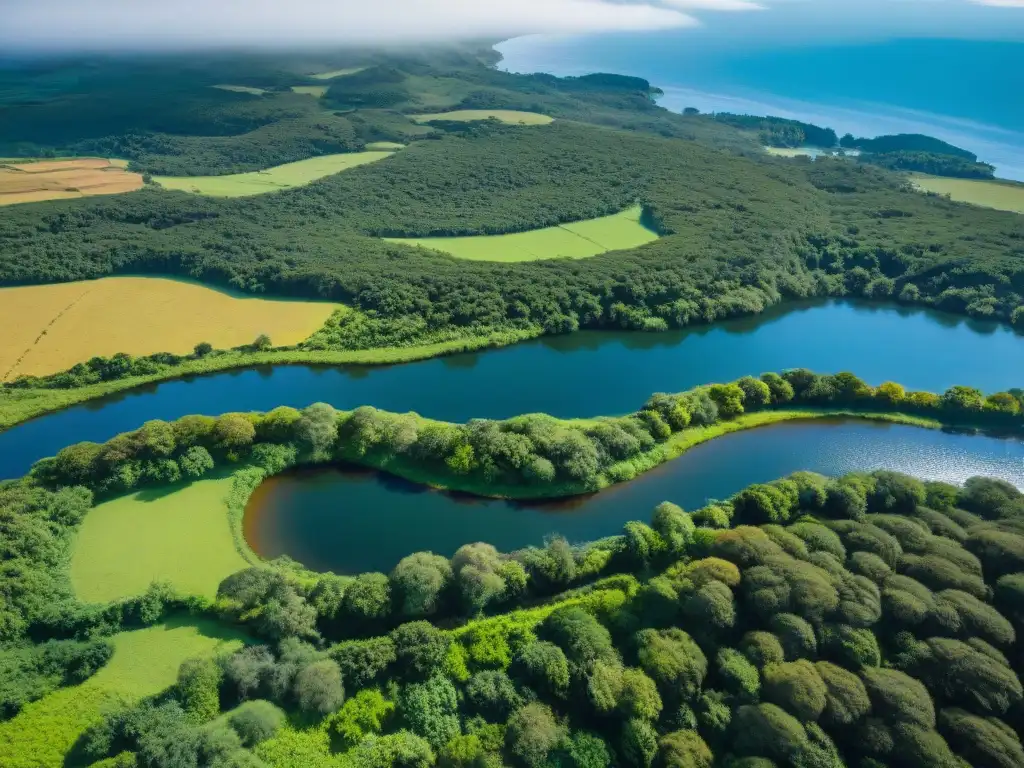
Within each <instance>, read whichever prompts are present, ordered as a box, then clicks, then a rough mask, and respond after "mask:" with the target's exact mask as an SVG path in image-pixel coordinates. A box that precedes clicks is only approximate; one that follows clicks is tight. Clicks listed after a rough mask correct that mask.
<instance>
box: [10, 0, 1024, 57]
mask: <svg viewBox="0 0 1024 768" xmlns="http://www.w3.org/2000/svg"><path fill="white" fill-rule="evenodd" d="M0 17H2V23H0V49H5V50H7V51H9V52H16V51H20V52H27V51H36V52H74V51H117V50H140V49H141V50H176V49H194V48H208V47H294V46H302V45H327V44H330V45H337V44H345V43H353V44H370V43H373V44H393V43H403V42H422V41H429V40H447V39H452V38H483V37H511V36H515V35H522V34H530V33H543V34H586V33H595V32H610V31H615V32H624V31H645V30H664V29H676V28H684V27H707V28H708V29H711V30H718V31H720V32H722V33H728V31H729V29H730V28H731V27H732V26H733V25H734V24H736V25H739V26H745V27H747V28H749V27H750V25H762V24H763V25H764V26H765V28H766V29H771V28H772V27H773V26H776V27H778V28H780V29H781V28H785V29H793V28H794V27H795V28H797V29H803V28H804V27H806V30H814V29H828V28H830V27H831V28H833V29H834V28H836V27H842V28H844V29H847V28H850V29H862V30H864V31H865V32H868V31H871V30H874V31H876V32H877V31H878V30H884V29H892V30H900V29H908V30H911V31H912V30H915V29H916V30H918V31H921V30H926V31H927V32H928V34H950V35H960V34H972V33H974V34H982V35H984V34H999V33H1000V30H1005V29H1006V27H1007V26H1008V25H1009V26H1011V27H1015V26H1016V23H1017V20H1018V19H1019V20H1020V26H1021V27H1022V28H1024V0H377V2H374V3H372V4H368V3H366V2H365V0H171V1H170V2H166V1H161V0H0ZM806 30H805V32H806ZM1022 36H1024V32H1022Z"/></svg>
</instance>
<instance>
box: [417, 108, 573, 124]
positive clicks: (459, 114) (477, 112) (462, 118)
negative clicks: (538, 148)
mask: <svg viewBox="0 0 1024 768" xmlns="http://www.w3.org/2000/svg"><path fill="white" fill-rule="evenodd" d="M410 117H411V118H412V119H413V120H415V121H416V122H417V123H429V122H430V121H431V120H457V121H459V122H473V121H475V120H491V119H492V118H493V119H494V120H500V121H501V122H503V123H510V124H512V125H547V124H548V123H550V122H552V121H553V120H554V118H553V117H548V116H547V115H542V114H540V113H538V112H520V111H518V110H515V109H457V110H455V111H453V112H433V113H430V114H426V115H410Z"/></svg>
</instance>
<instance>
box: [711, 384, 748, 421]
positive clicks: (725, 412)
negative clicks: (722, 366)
mask: <svg viewBox="0 0 1024 768" xmlns="http://www.w3.org/2000/svg"><path fill="white" fill-rule="evenodd" d="M708 397H710V398H711V399H712V400H713V401H714V403H715V405H717V406H718V413H719V416H721V418H723V419H732V418H735V417H736V416H739V415H740V414H742V413H743V397H744V391H743V389H742V388H740V387H739V386H737V385H736V384H712V385H711V386H710V387H708Z"/></svg>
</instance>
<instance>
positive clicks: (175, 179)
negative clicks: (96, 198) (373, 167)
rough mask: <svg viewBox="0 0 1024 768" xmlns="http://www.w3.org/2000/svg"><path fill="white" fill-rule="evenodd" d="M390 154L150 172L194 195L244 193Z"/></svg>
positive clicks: (292, 184) (274, 187) (297, 181)
mask: <svg viewBox="0 0 1024 768" xmlns="http://www.w3.org/2000/svg"><path fill="white" fill-rule="evenodd" d="M390 155H391V152H383V151H377V152H345V153H342V154H337V155H322V156H320V157H311V158H309V159H308V160H299V161H298V162H294V163H286V164H284V165H278V166H276V167H274V168H268V169H267V170H265V171H252V172H251V173H236V174H231V175H229V176H154V177H153V180H154V181H155V182H157V183H158V184H160V186H162V187H164V188H165V189H174V190H178V191H180V192H192V193H193V194H196V195H209V196H211V197H246V196H249V195H262V194H265V193H267V192H279V191H280V190H282V189H291V188H292V187H301V186H304V185H306V184H311V183H312V182H314V181H316V180H317V179H322V178H324V177H325V176H331V175H333V174H335V173H340V172H341V171H347V170H348V169H349V168H355V167H357V166H360V165H366V164H367V163H375V162H377V161H378V160H383V159H384V158H385V157H388V156H390Z"/></svg>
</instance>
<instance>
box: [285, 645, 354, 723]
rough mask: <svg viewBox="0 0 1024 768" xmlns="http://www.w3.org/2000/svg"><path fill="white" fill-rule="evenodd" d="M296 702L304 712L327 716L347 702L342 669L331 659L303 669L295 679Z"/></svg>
mask: <svg viewBox="0 0 1024 768" xmlns="http://www.w3.org/2000/svg"><path fill="white" fill-rule="evenodd" d="M294 690H295V700H296V701H297V702H298V704H299V708H300V709H301V710H302V711H303V712H312V713H317V714H321V715H326V714H329V713H331V712H334V711H335V710H337V709H338V708H339V707H341V705H342V703H343V702H344V701H345V689H344V688H343V687H342V684H341V669H340V668H339V667H338V664H337V663H336V662H334V661H332V660H330V659H322V660H321V661H314V662H313V663H312V664H307V665H306V666H305V667H303V668H302V669H301V670H300V671H299V674H298V675H296V677H295V684H294Z"/></svg>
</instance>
